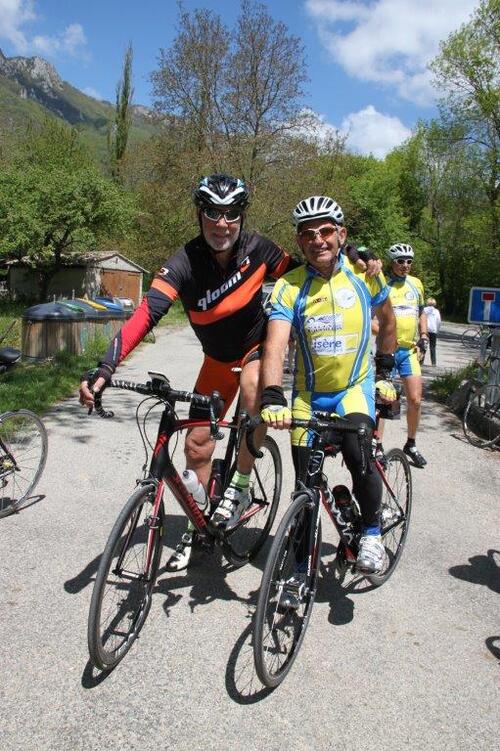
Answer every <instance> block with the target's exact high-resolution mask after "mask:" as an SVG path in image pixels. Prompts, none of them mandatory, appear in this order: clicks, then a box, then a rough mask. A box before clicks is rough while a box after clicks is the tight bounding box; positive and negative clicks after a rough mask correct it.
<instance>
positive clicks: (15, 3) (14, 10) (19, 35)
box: [0, 0, 36, 54]
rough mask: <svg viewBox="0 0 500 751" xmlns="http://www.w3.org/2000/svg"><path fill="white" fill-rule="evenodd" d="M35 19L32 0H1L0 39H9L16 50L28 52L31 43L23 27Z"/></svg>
mask: <svg viewBox="0 0 500 751" xmlns="http://www.w3.org/2000/svg"><path fill="white" fill-rule="evenodd" d="M35 19H36V15H35V13H34V10H33V2H32V0H0V39H7V40H8V41H9V42H10V43H11V44H12V46H13V47H14V49H15V50H16V52H20V53H21V54H23V53H25V52H27V50H28V48H29V43H28V40H27V39H26V36H25V34H24V32H23V31H22V29H21V27H22V26H24V24H26V23H28V22H29V21H34V20H35Z"/></svg>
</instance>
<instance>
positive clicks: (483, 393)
mask: <svg viewBox="0 0 500 751" xmlns="http://www.w3.org/2000/svg"><path fill="white" fill-rule="evenodd" d="M462 427H463V430H464V434H465V437H466V438H467V440H468V441H469V443H471V444H472V445H473V446H477V447H479V448H487V447H488V446H494V445H495V444H496V443H498V442H499V439H500V394H499V387H498V386H483V387H481V388H478V389H476V390H474V391H473V392H472V393H471V395H470V396H469V401H468V402H467V405H466V407H465V411H464V414H463V417H462Z"/></svg>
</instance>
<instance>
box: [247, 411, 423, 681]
mask: <svg viewBox="0 0 500 751" xmlns="http://www.w3.org/2000/svg"><path fill="white" fill-rule="evenodd" d="M380 416H384V415H382V414H381V411H380V410H378V411H377V425H378V419H379V417H380ZM385 416H389V414H386V415H385ZM256 425H257V421H255V420H253V421H251V423H250V425H249V430H248V432H247V440H248V444H249V449H250V451H251V453H253V454H254V456H258V455H259V452H258V451H256V450H255V447H254V446H253V444H252V430H253V429H254V428H255V426H256ZM291 426H292V428H303V429H304V430H308V431H311V432H312V434H313V439H312V445H311V453H310V457H309V463H308V468H307V473H306V480H305V482H304V483H301V484H300V485H299V487H298V489H297V490H296V491H295V492H294V493H293V494H292V501H291V504H290V506H289V507H288V508H287V510H286V511H285V514H284V515H283V518H282V520H281V523H280V525H279V527H278V530H277V532H276V534H275V537H274V540H273V543H272V545H271V549H270V551H269V555H268V558H267V563H266V567H265V569H264V573H263V576H262V582H261V585H260V590H259V597H258V602H257V609H256V613H255V620H254V638H253V647H254V659H255V667H256V671H257V675H258V676H259V679H260V680H261V681H262V683H263V684H264V685H265V686H268V687H269V688H275V687H276V686H278V685H279V684H280V683H281V682H282V681H283V679H284V678H285V677H286V675H287V674H288V672H289V670H290V669H291V667H292V665H293V663H294V660H295V658H296V657H297V654H298V652H299V649H300V646H301V644H302V641H303V639H304V636H305V633H306V629H307V625H308V623H309V619H310V617H311V611H312V607H313V603H314V599H315V596H316V590H317V587H318V572H319V564H320V557H321V513H320V509H321V506H323V507H324V508H325V510H326V512H327V515H328V517H329V518H330V520H331V521H332V522H333V524H334V525H335V527H336V529H337V532H338V534H339V537H340V541H339V544H338V547H337V552H336V569H337V577H338V578H339V580H340V581H342V580H343V579H344V577H347V576H348V575H351V574H352V575H353V576H354V575H355V574H356V558H357V554H358V545H359V540H360V537H361V528H362V524H361V513H360V510H359V506H358V504H357V502H356V500H355V499H354V498H349V500H348V502H347V504H344V505H341V503H340V499H337V498H336V497H335V494H334V493H333V492H332V490H330V487H329V480H328V477H327V476H326V474H325V473H324V462H325V458H326V457H327V456H335V455H336V454H337V453H338V452H339V450H340V447H339V444H340V442H341V438H342V435H343V434H345V433H355V434H356V435H357V436H358V441H359V446H360V452H361V457H362V467H361V471H362V472H363V473H364V472H370V471H376V472H378V473H379V474H380V477H381V480H382V483H383V496H382V504H381V514H380V521H381V528H382V529H381V534H382V541H383V544H384V547H385V561H384V565H383V568H382V570H381V571H380V572H378V573H373V574H364V575H362V576H364V577H366V579H367V580H368V582H369V583H371V584H372V585H374V586H380V585H381V584H383V583H384V582H385V581H387V579H388V578H389V577H390V576H391V575H392V573H393V572H394V569H395V568H396V566H397V564H398V562H399V560H400V558H401V554H402V552H403V546H404V543H405V540H406V536H407V534H408V527H409V522H410V512H411V501H412V483H411V470H410V464H409V462H408V460H407V458H406V456H405V454H404V453H403V451H401V450H400V449H397V448H393V449H391V450H390V451H388V452H386V453H385V455H384V457H383V458H381V460H378V459H374V461H373V464H372V463H371V459H373V458H374V454H375V444H374V442H373V441H372V439H371V431H370V430H369V429H368V426H366V425H364V426H363V425H356V424H353V423H351V422H349V420H348V419H346V418H343V417H339V416H332V415H329V414H327V413H321V412H315V413H314V416H313V418H312V419H310V420H298V419H294V420H292V423H291ZM374 435H375V436H376V435H377V431H376V430H375V433H374ZM373 467H374V468H373ZM346 490H347V489H346ZM358 575H359V574H358Z"/></svg>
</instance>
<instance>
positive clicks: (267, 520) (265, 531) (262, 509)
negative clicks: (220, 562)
mask: <svg viewBox="0 0 500 751" xmlns="http://www.w3.org/2000/svg"><path fill="white" fill-rule="evenodd" d="M261 451H262V453H263V456H262V458H261V459H256V460H255V463H254V466H253V469H252V472H251V474H250V487H249V493H250V497H251V498H252V504H251V506H250V507H249V509H248V510H247V511H246V512H245V513H244V514H243V516H242V517H241V520H240V522H239V523H238V525H237V526H236V527H235V528H234V530H231V531H230V532H229V533H228V534H227V537H226V539H225V542H224V547H223V549H224V555H225V556H226V558H227V559H228V560H229V562H230V563H232V564H233V565H234V566H243V565H244V564H245V563H248V561H251V560H252V559H253V558H255V556H256V555H257V553H258V552H259V550H260V549H261V548H262V546H263V545H264V543H265V541H266V540H267V537H268V535H269V532H270V531H271V527H272V525H273V521H274V518H275V516H276V511H277V510H278V504H279V500H280V495H281V485H282V479H283V469H282V464H281V455H280V451H279V448H278V445H277V443H276V441H275V440H274V439H273V438H271V437H270V436H266V437H265V439H264V443H263V445H262V447H261ZM235 469H236V467H234V468H233V470H232V471H231V473H230V476H232V475H233V472H234V470H235Z"/></svg>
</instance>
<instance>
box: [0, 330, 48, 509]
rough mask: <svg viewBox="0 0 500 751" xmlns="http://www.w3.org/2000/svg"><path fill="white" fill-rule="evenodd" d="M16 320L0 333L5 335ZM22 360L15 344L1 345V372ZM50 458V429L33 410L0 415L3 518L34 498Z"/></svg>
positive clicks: (0, 476) (4, 336)
mask: <svg viewBox="0 0 500 751" xmlns="http://www.w3.org/2000/svg"><path fill="white" fill-rule="evenodd" d="M15 324H16V321H13V322H12V323H11V325H10V326H9V327H8V329H7V330H6V331H4V333H3V334H2V335H1V336H0V341H2V340H3V339H5V338H6V336H7V334H9V332H10V331H11V330H12V328H13V326H14V325H15ZM20 359H21V352H20V350H18V349H15V348H14V347H0V373H5V372H6V371H8V370H10V369H11V368H13V367H14V366H15V365H16V364H17V363H18V362H19V360H20ZM46 461H47V431H46V430H45V426H44V424H43V422H42V421H41V420H40V418H39V417H37V416H36V415H35V414H34V412H31V411H30V410H27V409H20V410H18V411H15V412H3V413H1V414H0V518H2V517H4V516H9V514H13V513H14V512H15V511H19V510H20V509H21V508H22V507H23V506H25V505H26V504H27V503H28V501H29V500H30V498H32V494H33V490H34V489H35V486H36V484H37V483H38V481H39V479H40V477H41V474H42V472H43V470H44V467H45V463H46Z"/></svg>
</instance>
